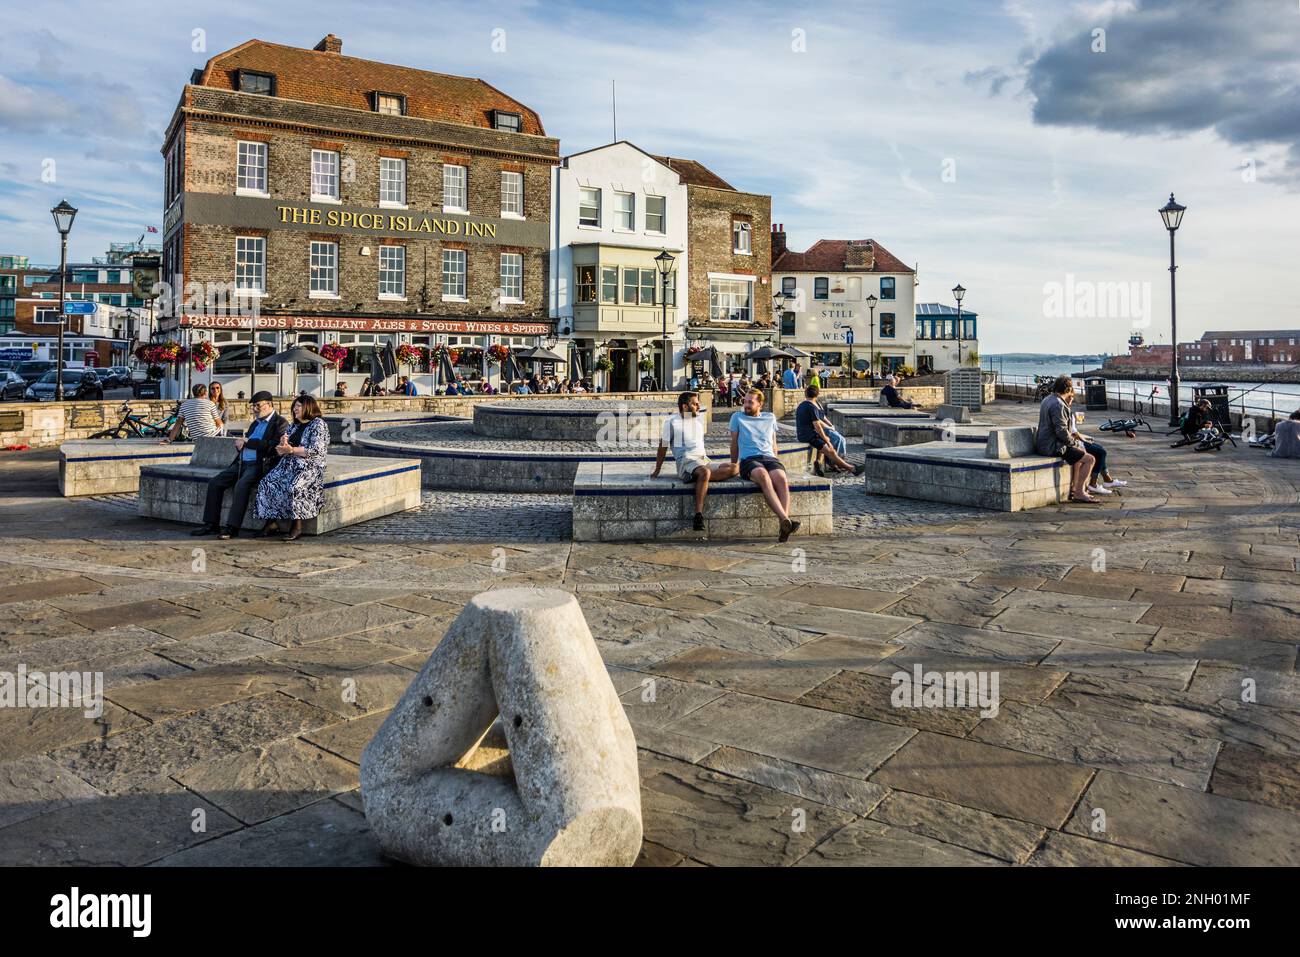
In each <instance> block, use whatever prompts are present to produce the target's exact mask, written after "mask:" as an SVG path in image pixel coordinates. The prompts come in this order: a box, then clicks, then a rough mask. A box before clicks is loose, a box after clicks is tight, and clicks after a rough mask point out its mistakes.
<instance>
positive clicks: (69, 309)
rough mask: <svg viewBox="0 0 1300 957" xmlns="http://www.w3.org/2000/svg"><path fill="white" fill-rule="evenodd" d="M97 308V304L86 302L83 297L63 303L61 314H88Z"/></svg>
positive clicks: (91, 313)
mask: <svg viewBox="0 0 1300 957" xmlns="http://www.w3.org/2000/svg"><path fill="white" fill-rule="evenodd" d="M98 308H99V306H98V305H96V304H95V303H93V302H87V301H86V300H84V299H73V300H70V301H68V302H65V303H64V304H63V314H64V315H65V316H90V315H93V314H94V312H95V310H96V309H98Z"/></svg>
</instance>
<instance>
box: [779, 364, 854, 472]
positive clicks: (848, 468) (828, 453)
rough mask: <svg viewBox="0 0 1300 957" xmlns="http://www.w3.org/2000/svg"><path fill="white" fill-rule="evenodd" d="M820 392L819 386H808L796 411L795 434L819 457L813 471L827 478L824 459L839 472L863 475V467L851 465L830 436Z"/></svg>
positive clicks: (814, 463)
mask: <svg viewBox="0 0 1300 957" xmlns="http://www.w3.org/2000/svg"><path fill="white" fill-rule="evenodd" d="M820 392H821V389H819V388H817V386H815V385H810V386H808V388H806V389H804V390H803V394H804V400H803V401H802V402H800V403H799V408H797V409H795V410H794V423H795V430H796V431H795V434H796V435H797V436H798V438H799V441H800V442H807V443H808V444H809V445H811V446H812V447H813V448H814V449H816V451H817V457H816V458H815V459H813V471H814V472H816V473H817V474H818V475H821V476H825V474H826V472H825V470H824V469H823V468H822V459H825V460H826V462H828V463H829V464H830V467H831V468H833V469H835V470H837V471H840V472H852V473H853V474H854V475H861V474H862V472H863V467H862V466H861V465H850V464H849V463H848V461H847V460H845V458H844V457H843V456H842V455H841V454H840V452H839V450H838V449H837V448H836V447H835V443H834V442H833V441H832V440H831V437H830V435H829V434H828V430H829V428H830V427H829V426H828V425H827V424H826V413H825V412H823V411H822V407H821V406H820V405H818V404H817V396H818V394H819V393H820Z"/></svg>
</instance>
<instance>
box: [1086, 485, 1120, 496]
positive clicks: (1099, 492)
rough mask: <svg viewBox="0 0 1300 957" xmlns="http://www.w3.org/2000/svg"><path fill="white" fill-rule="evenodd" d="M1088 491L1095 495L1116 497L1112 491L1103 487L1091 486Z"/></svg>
mask: <svg viewBox="0 0 1300 957" xmlns="http://www.w3.org/2000/svg"><path fill="white" fill-rule="evenodd" d="M1088 491H1089V492H1091V493H1092V494H1093V495H1114V494H1115V493H1114V492H1112V491H1111V490H1110V489H1108V488H1106V487H1104V486H1102V485H1089V486H1088Z"/></svg>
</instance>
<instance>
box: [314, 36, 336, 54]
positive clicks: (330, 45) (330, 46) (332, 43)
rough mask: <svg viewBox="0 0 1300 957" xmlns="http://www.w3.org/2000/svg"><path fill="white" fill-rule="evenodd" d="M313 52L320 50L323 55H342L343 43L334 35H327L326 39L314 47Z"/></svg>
mask: <svg viewBox="0 0 1300 957" xmlns="http://www.w3.org/2000/svg"><path fill="white" fill-rule="evenodd" d="M312 49H313V50H319V51H320V52H321V53H342V52H343V41H342V40H340V39H339V38H338V37H336V36H335V35H334V34H332V33H327V34H325V39H323V40H321V42H320V43H318V44H316V45H315V46H314V47H312Z"/></svg>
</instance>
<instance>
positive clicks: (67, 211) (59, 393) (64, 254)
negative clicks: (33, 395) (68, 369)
mask: <svg viewBox="0 0 1300 957" xmlns="http://www.w3.org/2000/svg"><path fill="white" fill-rule="evenodd" d="M50 215H51V216H53V217H54V228H55V229H57V230H58V231H59V250H60V251H59V354H58V355H57V356H56V357H55V361H54V370H55V371H54V401H56V402H62V401H63V327H64V326H65V325H66V324H67V319H66V317H65V316H64V315H63V304H64V303H65V302H66V301H67V295H68V233H70V232H72V221H73V220H74V219H76V218H77V208H76V207H75V206H73V205H71V204H70V203H69V202H68V201H67V200H66V199H65V200H62V201H60V203H59V205H58V206H55V207H54V208H53V209H52V210H50Z"/></svg>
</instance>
